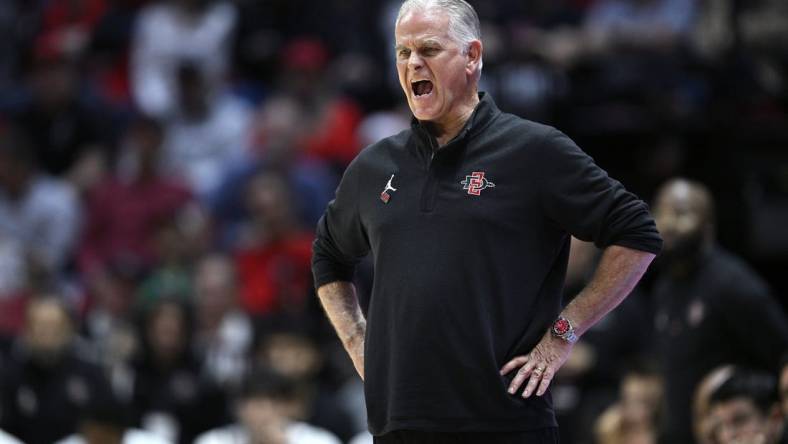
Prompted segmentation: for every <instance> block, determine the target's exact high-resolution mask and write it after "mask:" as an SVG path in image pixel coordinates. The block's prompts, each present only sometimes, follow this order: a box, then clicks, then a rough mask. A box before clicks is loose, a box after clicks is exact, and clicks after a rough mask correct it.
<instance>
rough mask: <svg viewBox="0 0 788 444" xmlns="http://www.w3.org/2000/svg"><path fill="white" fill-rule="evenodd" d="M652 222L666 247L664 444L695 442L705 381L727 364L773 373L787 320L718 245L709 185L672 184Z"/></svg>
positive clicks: (661, 329)
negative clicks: (694, 419) (695, 402)
mask: <svg viewBox="0 0 788 444" xmlns="http://www.w3.org/2000/svg"><path fill="white" fill-rule="evenodd" d="M654 215H655V219H656V222H657V227H658V229H659V231H660V233H661V234H662V237H663V239H664V241H665V246H664V249H663V255H662V258H661V261H662V264H661V267H660V271H661V272H660V275H659V277H658V281H657V283H656V286H655V293H654V300H655V301H656V302H657V304H658V308H657V315H656V320H655V322H656V329H657V333H658V335H657V336H658V350H657V353H658V357H659V361H660V362H661V363H662V365H663V371H664V378H665V399H666V412H667V420H668V421H667V430H666V439H667V440H668V441H667V442H675V443H684V442H692V427H691V415H692V412H691V405H692V404H691V397H692V394H693V391H694V390H695V387H696V386H697V384H698V383H699V382H700V380H701V378H702V377H703V376H704V375H706V374H707V373H708V372H709V371H711V370H712V369H713V368H715V367H717V366H719V365H722V364H725V363H733V364H736V365H741V366H748V367H755V368H761V369H765V370H770V371H774V369H776V368H777V365H778V360H779V356H778V355H776V354H775V353H774V351H775V350H788V321H786V319H785V314H784V312H783V311H782V309H781V308H780V306H779V304H778V303H777V302H776V301H775V300H774V299H773V298H772V296H771V295H770V294H769V291H768V289H767V287H766V285H765V283H764V282H763V281H762V280H761V278H760V277H758V276H757V275H756V274H755V273H754V272H753V271H752V270H751V269H750V268H749V267H748V266H747V265H746V264H744V263H743V262H742V261H741V260H740V259H738V258H736V257H735V256H733V255H732V254H730V253H728V252H726V251H725V250H723V249H722V248H721V247H719V246H718V245H717V244H716V242H715V240H714V210H713V207H712V200H711V196H710V194H709V191H708V190H707V189H706V188H705V187H704V186H703V185H701V184H698V183H695V182H690V181H687V180H683V179H674V180H671V181H669V182H668V183H666V184H665V185H663V186H662V188H661V189H660V190H659V193H658V194H657V197H656V206H655V213H654ZM753 325H757V326H758V331H759V335H758V340H757V341H753V340H752V326H753Z"/></svg>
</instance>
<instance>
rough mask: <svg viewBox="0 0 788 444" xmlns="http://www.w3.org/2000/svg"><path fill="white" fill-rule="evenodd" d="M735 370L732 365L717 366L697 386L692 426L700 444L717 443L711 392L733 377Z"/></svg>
mask: <svg viewBox="0 0 788 444" xmlns="http://www.w3.org/2000/svg"><path fill="white" fill-rule="evenodd" d="M734 370H735V368H734V367H733V366H732V365H723V366H721V367H717V368H716V369H714V370H712V371H711V372H710V373H709V374H708V375H706V376H704V377H703V379H701V381H700V383H699V384H698V386H697V387H696V388H695V396H694V397H693V400H692V427H693V432H694V433H695V440H696V442H697V443H698V444H716V440H715V439H714V421H713V420H712V418H711V415H710V407H711V406H710V404H709V401H710V398H711V394H712V393H714V392H715V391H716V390H717V389H718V388H719V387H720V386H721V385H722V384H723V383H724V382H725V381H727V380H728V379H729V378H730V377H731V375H732V374H733V372H734Z"/></svg>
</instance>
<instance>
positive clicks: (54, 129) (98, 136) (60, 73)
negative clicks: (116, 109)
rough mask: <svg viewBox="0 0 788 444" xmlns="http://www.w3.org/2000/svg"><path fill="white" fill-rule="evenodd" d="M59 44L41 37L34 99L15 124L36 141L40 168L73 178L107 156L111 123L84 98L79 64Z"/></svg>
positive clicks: (34, 72) (34, 149) (32, 75)
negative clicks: (97, 155) (83, 166)
mask: <svg viewBox="0 0 788 444" xmlns="http://www.w3.org/2000/svg"><path fill="white" fill-rule="evenodd" d="M58 43H59V42H58V41H57V40H54V39H52V38H51V37H48V36H45V35H44V36H39V38H38V40H37V42H36V49H35V60H34V63H33V68H32V72H31V73H30V75H29V76H28V78H29V80H30V86H31V91H30V92H31V98H30V100H29V102H28V103H24V104H22V105H21V106H20V108H21V109H20V110H19V111H18V112H17V114H16V121H17V122H18V123H19V125H20V126H21V127H22V128H24V130H25V131H26V132H27V133H28V134H30V137H31V138H32V140H33V146H32V147H31V148H32V152H33V153H34V155H35V156H34V159H35V161H36V164H37V165H38V166H40V167H41V169H42V170H43V171H44V172H46V173H48V174H52V175H55V176H59V177H63V178H71V177H73V176H75V175H76V174H77V172H78V171H79V169H80V166H81V164H82V163H83V162H89V161H90V158H91V156H93V155H95V153H101V154H104V153H105V151H106V148H105V146H104V145H105V144H106V139H107V138H108V134H107V132H106V130H107V128H108V126H107V125H106V123H107V122H108V120H107V116H106V115H105V114H104V113H103V112H102V110H101V109H98V108H96V107H94V106H93V105H91V104H90V103H89V102H88V101H87V100H85V97H84V96H83V95H82V94H81V93H82V90H81V87H82V84H81V82H80V75H81V72H80V66H79V64H78V63H79V62H78V60H75V59H72V58H69V56H68V55H67V54H64V53H63V52H62V49H61V48H58V47H57V44H58ZM75 180H77V179H76V178H75Z"/></svg>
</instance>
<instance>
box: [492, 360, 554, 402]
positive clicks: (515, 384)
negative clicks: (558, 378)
mask: <svg viewBox="0 0 788 444" xmlns="http://www.w3.org/2000/svg"><path fill="white" fill-rule="evenodd" d="M518 366H521V367H520V370H518V371H517V374H516V375H515V376H514V378H513V379H512V382H511V384H509V389H508V390H509V394H512V395H513V394H515V393H517V390H519V389H520V387H521V386H522V385H523V382H525V380H526V379H528V384H527V385H526V386H525V390H523V394H522V396H523V398H529V397H531V395H533V394H534V392H536V395H537V396H542V395H544V394H545V392H546V391H547V388H548V387H550V383H551V382H552V381H553V377H554V376H555V370H553V368H552V367H550V366H549V365H547V364H545V363H543V362H539V361H536V360H529V358H528V356H518V357H516V358H514V359H512V360H511V361H509V362H508V363H507V364H506V365H505V366H504V367H503V368H502V369H501V375H505V374H507V373H509V372H510V371H512V370H513V369H515V368H516V367H518Z"/></svg>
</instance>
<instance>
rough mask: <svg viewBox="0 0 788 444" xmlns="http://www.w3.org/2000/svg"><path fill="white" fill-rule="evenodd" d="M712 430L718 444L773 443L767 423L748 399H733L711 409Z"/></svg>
mask: <svg viewBox="0 0 788 444" xmlns="http://www.w3.org/2000/svg"><path fill="white" fill-rule="evenodd" d="M711 421H712V430H713V434H714V437H715V439H716V442H717V443H719V444H736V443H740V442H741V443H749V442H758V443H763V444H771V443H773V442H774V440H773V438H772V437H771V434H770V433H769V429H770V426H769V421H768V418H766V417H765V416H764V415H763V414H762V413H761V411H760V410H758V408H757V407H755V404H753V403H752V401H750V400H749V399H746V398H735V399H731V400H729V401H724V402H720V403H718V404H715V405H714V406H712V408H711Z"/></svg>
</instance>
